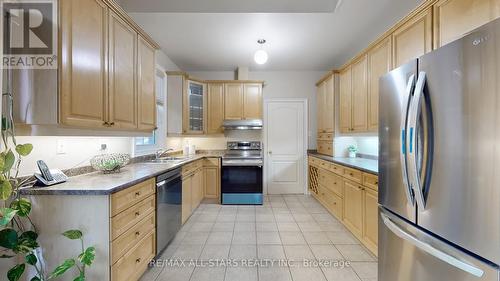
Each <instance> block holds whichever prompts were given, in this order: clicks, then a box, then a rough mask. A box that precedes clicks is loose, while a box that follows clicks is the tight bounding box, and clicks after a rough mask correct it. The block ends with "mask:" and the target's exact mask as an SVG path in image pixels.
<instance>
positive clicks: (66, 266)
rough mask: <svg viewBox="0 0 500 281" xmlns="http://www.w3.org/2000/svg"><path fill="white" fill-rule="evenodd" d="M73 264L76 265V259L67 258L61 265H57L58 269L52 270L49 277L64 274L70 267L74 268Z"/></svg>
mask: <svg viewBox="0 0 500 281" xmlns="http://www.w3.org/2000/svg"><path fill="white" fill-rule="evenodd" d="M73 266H75V260H74V259H67V260H65V261H64V262H63V263H62V264H61V265H59V266H58V267H56V269H54V271H52V273H51V274H50V276H49V279H52V278H55V277H59V276H61V275H63V274H64V273H65V272H66V271H68V269H70V268H72V267H73Z"/></svg>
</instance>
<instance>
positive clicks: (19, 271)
mask: <svg viewBox="0 0 500 281" xmlns="http://www.w3.org/2000/svg"><path fill="white" fill-rule="evenodd" d="M25 267H26V265H25V264H24V263H22V264H18V265H16V266H14V267H13V268H11V269H10V270H9V271H8V272H7V278H9V281H18V280H19V279H21V275H23V273H24V268H25Z"/></svg>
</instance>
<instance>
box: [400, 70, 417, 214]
mask: <svg viewBox="0 0 500 281" xmlns="http://www.w3.org/2000/svg"><path fill="white" fill-rule="evenodd" d="M414 87H415V74H412V75H411V76H410V78H408V83H407V84H406V96H407V97H408V99H407V100H406V104H404V107H403V112H401V117H402V118H401V140H400V141H401V143H400V144H401V151H400V154H399V155H400V159H401V173H402V175H403V183H404V187H405V193H406V199H407V200H408V203H409V204H411V205H412V206H414V205H415V200H414V196H413V192H412V191H411V186H410V183H409V179H408V164H407V151H406V128H407V124H408V109H409V107H410V104H411V97H412V95H411V93H412V92H413V89H414Z"/></svg>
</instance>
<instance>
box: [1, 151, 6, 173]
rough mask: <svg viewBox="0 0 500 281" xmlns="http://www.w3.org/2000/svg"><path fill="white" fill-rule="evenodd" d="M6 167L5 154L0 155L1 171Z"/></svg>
mask: <svg viewBox="0 0 500 281" xmlns="http://www.w3.org/2000/svg"><path fill="white" fill-rule="evenodd" d="M4 166H5V153H0V170H2V171H3V167H4Z"/></svg>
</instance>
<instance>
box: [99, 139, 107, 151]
mask: <svg viewBox="0 0 500 281" xmlns="http://www.w3.org/2000/svg"><path fill="white" fill-rule="evenodd" d="M107 149H108V140H107V139H99V151H106V150H107Z"/></svg>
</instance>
